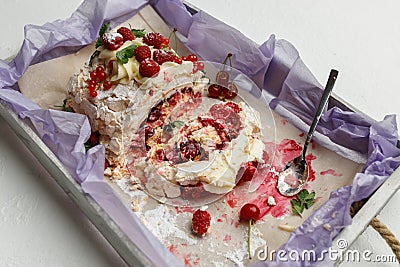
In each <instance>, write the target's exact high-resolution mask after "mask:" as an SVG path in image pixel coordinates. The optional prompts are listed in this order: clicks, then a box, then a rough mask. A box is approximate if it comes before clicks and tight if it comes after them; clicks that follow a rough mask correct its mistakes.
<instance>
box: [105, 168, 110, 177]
mask: <svg viewBox="0 0 400 267" xmlns="http://www.w3.org/2000/svg"><path fill="white" fill-rule="evenodd" d="M104 175H105V176H108V177H111V176H112V171H111V168H110V167H108V168H107V169H105V170H104Z"/></svg>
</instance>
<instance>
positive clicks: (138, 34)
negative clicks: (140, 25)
mask: <svg viewBox="0 0 400 267" xmlns="http://www.w3.org/2000/svg"><path fill="white" fill-rule="evenodd" d="M131 32H132V33H133V35H135V37H137V38H142V37H143V36H145V35H146V31H145V30H144V29H141V30H138V29H131Z"/></svg>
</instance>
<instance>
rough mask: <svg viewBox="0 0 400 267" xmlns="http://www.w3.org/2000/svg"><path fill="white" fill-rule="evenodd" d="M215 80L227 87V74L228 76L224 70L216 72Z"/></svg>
mask: <svg viewBox="0 0 400 267" xmlns="http://www.w3.org/2000/svg"><path fill="white" fill-rule="evenodd" d="M215 79H216V81H217V83H218V84H220V85H223V86H227V85H228V82H229V74H228V72H226V71H224V70H220V71H218V72H217V75H216V77H215Z"/></svg>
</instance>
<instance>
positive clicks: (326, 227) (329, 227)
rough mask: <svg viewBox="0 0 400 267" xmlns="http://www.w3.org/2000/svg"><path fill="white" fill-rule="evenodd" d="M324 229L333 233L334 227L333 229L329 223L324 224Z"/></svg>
mask: <svg viewBox="0 0 400 267" xmlns="http://www.w3.org/2000/svg"><path fill="white" fill-rule="evenodd" d="M323 227H324V228H325V229H326V230H327V231H331V230H332V227H331V225H330V224H329V223H326V224H324V226H323Z"/></svg>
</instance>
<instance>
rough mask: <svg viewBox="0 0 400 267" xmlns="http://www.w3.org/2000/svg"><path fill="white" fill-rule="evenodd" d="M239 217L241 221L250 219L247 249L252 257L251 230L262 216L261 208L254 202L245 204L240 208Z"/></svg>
mask: <svg viewBox="0 0 400 267" xmlns="http://www.w3.org/2000/svg"><path fill="white" fill-rule="evenodd" d="M239 218H240V220H241V221H248V222H249V226H248V231H247V251H248V253H249V258H250V259H251V254H250V230H251V224H252V223H253V222H255V221H257V220H258V219H259V218H260V209H259V208H258V207H257V206H256V205H255V204H252V203H247V204H244V206H243V207H242V208H241V209H240V214H239Z"/></svg>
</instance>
